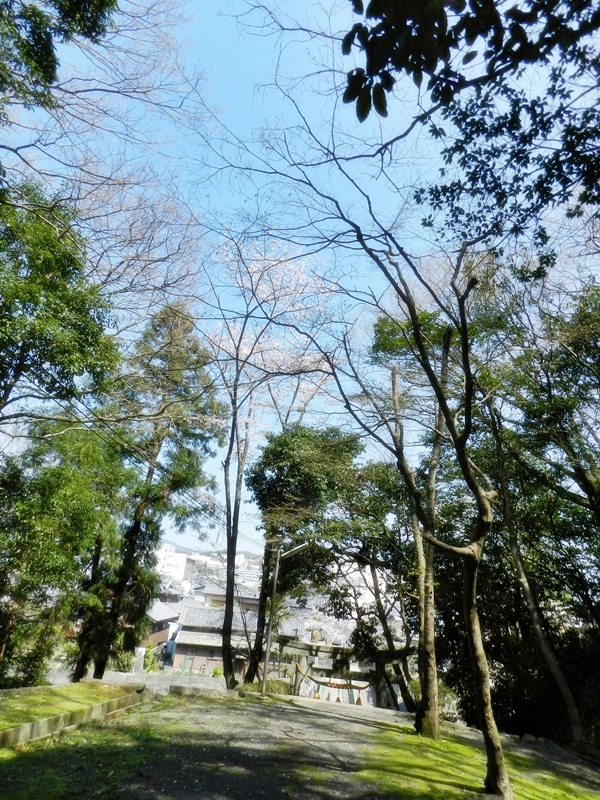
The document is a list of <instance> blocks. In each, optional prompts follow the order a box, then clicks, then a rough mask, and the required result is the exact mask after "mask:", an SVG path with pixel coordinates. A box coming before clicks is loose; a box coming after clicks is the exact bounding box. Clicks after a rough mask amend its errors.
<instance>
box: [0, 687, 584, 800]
mask: <svg viewBox="0 0 600 800" xmlns="http://www.w3.org/2000/svg"><path fill="white" fill-rule="evenodd" d="M411 722H412V720H411V717H409V716H408V715H401V714H396V713H394V712H389V711H382V710H379V709H372V708H369V707H365V706H363V707H358V708H357V707H355V706H346V705H343V706H342V705H340V704H336V703H330V704H328V703H324V702H319V701H311V700H300V699H298V698H295V699H294V702H287V701H283V700H274V699H270V700H267V701H260V700H259V699H257V698H256V697H251V696H248V697H245V698H239V699H238V698H237V697H236V698H221V699H219V700H214V699H210V698H201V697H200V698H192V697H174V696H170V697H168V698H165V699H163V700H162V701H159V702H158V703H152V704H148V705H147V706H146V707H144V708H142V709H141V711H136V712H134V713H131V714H125V715H120V716H118V717H114V718H112V719H110V720H105V721H104V722H102V723H100V724H96V725H95V726H93V727H89V728H82V729H80V730H78V731H73V732H67V733H65V734H63V735H62V736H60V737H56V738H54V739H53V740H45V741H43V742H38V743H32V744H31V745H29V746H27V747H25V748H22V749H21V750H20V751H18V753H17V754H16V755H15V757H13V758H12V759H10V760H8V761H3V762H0V798H2V800H15V799H16V798H18V800H25V798H27V799H28V798H32V800H58V799H60V800H62V799H63V798H64V799H65V800H66V799H67V798H110V799H111V800H124V799H125V798H140V800H150V799H151V798H152V799H154V798H171V800H187V799H188V798H199V799H201V800H235V798H244V800H259V798H294V799H295V800H309V799H310V800H325V798H347V799H348V800H378V799H379V798H384V797H387V798H388V799H389V798H390V795H389V794H387V793H385V792H383V791H380V790H379V789H378V788H377V787H376V786H374V785H373V784H372V783H368V782H366V780H364V779H363V778H362V777H361V770H362V769H363V768H364V764H365V761H366V754H367V750H369V749H370V747H374V746H375V743H376V740H377V735H378V733H379V732H380V731H381V730H387V729H389V726H390V725H391V726H404V725H407V724H410V723H411ZM463 736H464V737H465V738H470V739H474V738H476V737H477V736H478V734H476V733H475V732H471V731H467V730H465V729H463ZM509 746H513V747H519V748H520V749H522V745H517V744H516V743H513V744H512V745H511V744H510V743H509ZM524 752H526V751H524ZM537 752H538V753H539V749H538V751H537ZM549 755H550V753H549ZM551 756H552V758H553V759H555V758H556V757H557V753H556V752H554V751H552V753H551ZM373 757H374V751H373V750H371V758H373ZM375 757H376V756H375ZM569 764H571V765H572V768H573V769H574V770H575V771H576V772H577V773H578V774H579V777H580V778H581V777H582V775H581V770H582V769H586V767H585V766H584V762H580V761H579V760H572V759H571V758H570V757H566V760H565V765H566V768H568V766H569ZM590 778H593V782H592V785H595V788H600V780H599V775H598V772H597V771H596V770H593V769H592V768H590Z"/></svg>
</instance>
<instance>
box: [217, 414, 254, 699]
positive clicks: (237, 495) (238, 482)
mask: <svg viewBox="0 0 600 800" xmlns="http://www.w3.org/2000/svg"><path fill="white" fill-rule="evenodd" d="M232 407H233V408H234V410H235V411H234V414H233V415H232V420H231V427H230V434H229V437H230V438H229V447H228V449H227V454H226V456H225V460H224V462H223V475H224V479H225V515H226V535H227V564H226V585H225V614H224V617H223V632H222V637H223V676H224V678H225V683H226V684H227V688H228V689H234V688H235V687H236V686H237V683H238V681H237V679H236V677H235V665H234V661H233V648H232V646H231V633H232V624H233V610H234V604H235V557H236V554H237V540H238V532H239V527H240V510H241V506H242V486H243V481H244V467H245V465H246V459H247V457H248V447H249V444H250V440H249V438H248V427H249V422H248V420H246V423H245V426H244V427H245V433H244V436H242V434H241V432H240V429H239V420H238V416H237V403H236V401H233V400H232ZM234 449H235V450H236V455H237V458H236V471H235V487H234V489H233V491H232V487H231V474H230V470H231V461H232V456H233V451H234Z"/></svg>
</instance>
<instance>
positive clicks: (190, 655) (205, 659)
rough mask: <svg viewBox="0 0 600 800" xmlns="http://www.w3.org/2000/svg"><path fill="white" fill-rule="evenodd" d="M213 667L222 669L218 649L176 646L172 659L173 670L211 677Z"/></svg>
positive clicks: (219, 650)
mask: <svg viewBox="0 0 600 800" xmlns="http://www.w3.org/2000/svg"><path fill="white" fill-rule="evenodd" d="M215 667H220V668H221V669H222V668H223V655H222V651H221V648H220V647H198V646H197V645H185V644H181V645H177V650H176V652H175V656H174V657H173V669H181V670H185V671H186V672H187V671H192V672H199V673H201V674H204V675H212V672H213V669H214V668H215Z"/></svg>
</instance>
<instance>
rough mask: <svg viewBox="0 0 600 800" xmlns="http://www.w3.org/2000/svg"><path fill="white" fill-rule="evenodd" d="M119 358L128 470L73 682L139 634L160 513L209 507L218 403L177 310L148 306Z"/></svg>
mask: <svg viewBox="0 0 600 800" xmlns="http://www.w3.org/2000/svg"><path fill="white" fill-rule="evenodd" d="M128 363H129V366H130V368H131V372H130V373H128V374H122V375H121V376H120V377H119V378H117V379H116V389H117V390H119V389H120V402H119V404H118V407H119V409H120V412H121V414H122V416H123V419H124V420H129V421H128V423H127V424H126V425H123V427H122V429H121V432H120V434H119V440H120V442H121V446H122V448H123V452H124V453H125V454H126V455H127V456H128V457H129V458H131V459H133V460H134V461H136V462H137V463H138V470H137V476H136V481H135V483H134V484H133V485H130V486H129V487H128V488H127V509H126V510H125V512H124V513H123V516H122V518H121V523H120V528H121V539H120V546H119V553H118V557H117V559H116V563H115V565H114V567H112V568H110V566H109V568H108V569H105V571H104V572H105V574H104V576H103V578H102V580H101V581H100V583H99V584H97V585H96V590H95V592H94V602H93V603H92V604H91V605H90V607H89V608H88V609H87V612H86V615H85V616H84V619H83V624H82V629H81V632H80V636H79V646H80V653H79V659H78V662H77V665H76V669H75V672H74V680H79V679H80V678H81V677H83V675H84V674H85V672H86V669H87V665H88V663H89V661H90V660H91V659H92V658H93V660H94V665H95V669H94V676H95V677H99V678H101V677H102V675H103V674H104V670H105V669H106V666H107V664H108V660H109V658H110V657H111V655H113V654H114V652H115V649H116V648H117V647H118V644H119V642H118V639H119V634H122V636H123V648H124V649H125V650H126V651H132V650H133V649H134V647H135V646H136V644H137V643H138V641H139V638H140V636H141V635H142V634H143V626H144V622H145V614H146V609H147V608H148V605H149V604H150V602H151V600H152V599H153V597H154V596H155V595H156V590H157V587H158V582H159V581H158V575H157V573H156V572H155V569H154V567H155V550H156V547H157V545H158V543H159V540H160V532H161V522H162V520H163V519H164V518H165V517H166V516H167V515H168V516H170V517H171V518H172V519H173V520H174V522H175V523H176V524H177V525H180V526H184V525H185V524H187V523H188V522H189V521H190V520H192V519H194V518H196V517H198V516H199V515H204V514H207V513H210V512H211V509H212V499H211V498H210V497H209V495H208V494H207V493H206V491H205V490H206V489H211V488H212V486H213V483H212V481H211V480H210V479H209V478H208V477H207V476H206V475H205V473H204V469H203V464H204V461H205V459H206V458H207V456H208V455H209V454H210V453H211V446H212V444H213V443H214V442H216V441H218V440H219V437H220V435H221V426H222V407H221V406H220V404H219V403H218V402H217V400H216V397H215V391H214V387H213V384H212V381H211V378H210V376H209V374H208V372H207V370H206V366H207V363H208V357H207V354H206V351H205V350H204V349H203V348H202V346H201V344H200V342H199V340H198V339H197V337H196V336H195V334H194V325H193V320H192V318H191V317H190V315H189V313H188V312H187V310H186V309H185V308H184V307H183V306H181V305H171V306H165V307H164V308H163V309H161V310H160V311H158V312H157V313H156V314H155V315H154V317H152V318H151V320H150V321H149V323H148V325H147V327H146V328H145V330H144V332H143V333H142V336H141V337H140V339H139V340H138V342H137V343H136V345H135V348H134V352H133V353H132V356H131V358H130V359H129V362H128Z"/></svg>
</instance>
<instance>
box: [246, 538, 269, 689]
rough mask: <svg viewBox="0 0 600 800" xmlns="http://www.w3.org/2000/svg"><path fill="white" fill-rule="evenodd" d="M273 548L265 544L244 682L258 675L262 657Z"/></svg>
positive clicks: (252, 680) (250, 681)
mask: <svg viewBox="0 0 600 800" xmlns="http://www.w3.org/2000/svg"><path fill="white" fill-rule="evenodd" d="M272 552H273V548H272V547H271V545H269V544H266V545H265V554H264V558H263V565H262V577H261V582H260V594H259V596H258V611H257V620H256V637H255V639H254V645H253V647H252V651H251V653H250V661H249V662H248V670H247V672H246V677H245V682H246V683H253V682H254V681H255V680H256V679H257V677H258V668H259V666H260V662H261V660H262V657H263V650H264V647H263V642H264V640H265V628H266V625H267V605H268V602H269V587H270V585H271V580H270V578H271V560H272V559H271V554H272Z"/></svg>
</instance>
